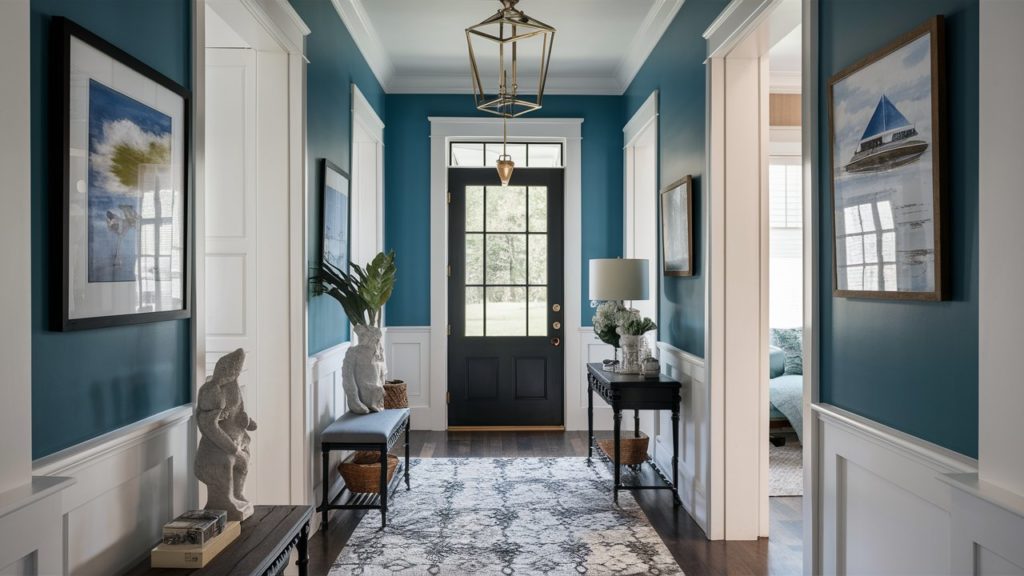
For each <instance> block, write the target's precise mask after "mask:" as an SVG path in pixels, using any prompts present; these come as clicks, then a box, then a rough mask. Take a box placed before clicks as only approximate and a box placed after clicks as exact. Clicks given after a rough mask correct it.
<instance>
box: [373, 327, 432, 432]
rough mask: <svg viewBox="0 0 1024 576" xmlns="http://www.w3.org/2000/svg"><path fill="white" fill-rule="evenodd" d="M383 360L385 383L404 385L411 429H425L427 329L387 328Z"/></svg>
mask: <svg viewBox="0 0 1024 576" xmlns="http://www.w3.org/2000/svg"><path fill="white" fill-rule="evenodd" d="M384 358H385V359H386V361H387V364H388V379H389V380H390V379H400V380H404V381H405V385H406V387H407V389H408V392H409V408H410V410H411V411H412V416H411V418H412V426H413V427H414V428H418V429H421V430H423V429H429V428H430V422H431V413H430V326H389V327H388V328H387V329H386V330H385V331H384Z"/></svg>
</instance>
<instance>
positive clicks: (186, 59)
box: [31, 0, 192, 458]
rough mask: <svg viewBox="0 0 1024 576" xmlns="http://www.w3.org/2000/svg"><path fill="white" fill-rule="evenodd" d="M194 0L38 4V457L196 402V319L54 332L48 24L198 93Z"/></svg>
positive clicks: (40, 0) (34, 17)
mask: <svg viewBox="0 0 1024 576" xmlns="http://www.w3.org/2000/svg"><path fill="white" fill-rule="evenodd" d="M191 4H192V2H191V0H148V1H147V2H138V1H137V0H100V1H94V2H83V1H81V0H32V2H31V27H32V30H31V34H32V44H31V45H32V54H31V66H32V72H31V74H32V79H31V94H32V119H31V120H32V214H31V219H32V457H33V458H41V457H43V456H46V455H48V454H52V453H54V452H57V451H59V450H61V449H64V448H67V447H69V446H72V445H74V444H78V443H80V442H84V441H85V440H89V439H90V438H94V437H96V436H99V435H101V434H103V433H106V432H109V431H111V430H114V429H116V428H120V427H122V426H125V425H127V424H131V423H132V422H135V421H138V420H140V419H142V418H146V417H147V416H151V415H153V414H156V413H158V412H161V411H163V410H166V409H168V408H173V407H174V406H178V405H181V404H185V403H187V402H189V401H190V392H189V391H190V388H191V386H190V383H191V352H190V334H189V332H190V321H189V320H179V321H171V322H158V323H154V324H143V325H138V326H119V327H115V328H103V329H98V330H84V331H79V332H54V331H51V330H50V329H49V327H50V326H52V318H51V311H52V308H53V306H54V304H55V303H54V301H53V299H54V298H55V297H57V296H55V292H54V291H55V290H58V289H59V287H60V282H61V278H60V276H59V275H58V274H54V273H52V271H51V266H50V264H51V262H52V259H53V252H54V250H55V249H57V248H58V247H57V246H55V245H54V242H53V239H54V238H56V237H57V236H58V235H57V230H56V228H55V227H54V226H53V225H52V224H53V222H52V219H51V215H52V214H53V213H54V212H55V211H58V210H60V205H59V204H58V203H57V202H54V201H53V200H52V199H51V196H50V194H51V184H52V182H51V176H52V174H53V173H54V170H56V167H55V166H51V162H50V145H51V139H50V132H49V130H50V128H51V126H50V120H51V118H50V116H51V115H50V111H49V105H50V102H49V98H50V86H49V78H48V74H49V70H50V49H49V39H50V21H51V17H52V16H66V17H67V18H69V19H71V20H73V21H75V22H76V23H78V24H80V25H82V26H84V27H85V28H87V29H89V30H90V31H92V32H94V33H96V34H97V35H99V36H100V37H102V38H104V39H105V40H107V41H109V42H111V43H112V44H114V45H116V46H118V47H119V48H121V49H123V50H125V51H126V52H128V53H129V54H132V55H133V56H135V57H136V58H138V59H139V60H142V61H143V62H145V63H146V64H148V65H149V66H152V67H153V68H155V69H156V70H158V71H159V72H161V73H163V74H164V75H166V76H168V77H170V78H171V79H172V80H174V81H175V82H177V83H179V84H181V85H183V86H185V87H186V88H190V86H191V38H192V34H191V27H192V24H191V13H190V6H191Z"/></svg>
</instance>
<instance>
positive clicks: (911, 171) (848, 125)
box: [829, 16, 943, 300]
mask: <svg viewBox="0 0 1024 576" xmlns="http://www.w3.org/2000/svg"><path fill="white" fill-rule="evenodd" d="M941 47H942V17H941V16H936V17H934V18H932V19H931V20H929V21H928V22H927V23H925V25H923V26H921V27H920V28H918V29H917V30H914V31H913V32H911V33H910V34H908V35H906V36H904V37H902V38H900V39H899V40H897V41H896V42H894V43H892V44H890V45H889V46H888V47H886V48H884V49H883V50H881V51H879V52H877V53H875V54H873V55H871V56H869V57H868V58H866V59H864V60H862V61H861V62H859V63H857V64H855V65H853V66H851V67H850V68H847V69H846V70H844V71H842V72H840V73H839V74H837V75H836V76H835V77H833V78H832V80H831V81H830V83H829V111H830V114H829V120H830V139H831V145H832V158H831V160H832V199H833V231H834V237H833V252H834V263H835V265H834V269H833V279H834V293H835V294H836V295H837V296H845V297H861V298H864V297H867V298H896V299H914V300H941V299H942V298H943V286H942V284H943V283H942V258H941V248H942V242H941V228H940V216H941V214H940V212H941V210H940V208H941V206H942V202H941V201H940V200H941V195H940V194H941V178H940V175H941V170H940V162H941V158H942V157H941V154H940V150H941V141H940V138H939V137H940V135H941V130H940V127H941V125H940V122H941V121H942V115H941V113H940V112H941V111H942V104H943V102H942V96H943V95H942V90H941V87H942V86H943V82H942V80H943V79H942V77H941V76H942V72H943V66H942V62H941V59H942V53H943V50H942V49H941Z"/></svg>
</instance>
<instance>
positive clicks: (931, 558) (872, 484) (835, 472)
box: [813, 404, 977, 574]
mask: <svg viewBox="0 0 1024 576" xmlns="http://www.w3.org/2000/svg"><path fill="white" fill-rule="evenodd" d="M813 412H814V418H815V419H816V420H817V421H818V423H819V424H820V426H819V427H818V428H819V429H820V437H819V438H817V440H818V442H817V445H818V446H819V456H820V460H819V462H820V477H821V483H822V485H821V491H820V495H821V499H822V501H821V505H822V508H821V510H822V518H821V525H822V534H821V546H822V550H821V553H822V564H821V571H822V573H823V574H882V573H884V574H950V573H955V574H960V573H962V572H959V571H956V570H953V569H952V566H951V555H950V553H948V552H947V550H949V549H950V546H952V545H953V543H954V535H955V533H956V525H957V524H958V523H959V522H960V521H961V520H960V518H958V517H957V516H956V515H955V514H954V506H953V503H952V502H953V499H954V498H953V495H952V492H953V490H952V489H951V488H950V486H949V484H948V483H947V480H946V479H945V478H944V475H947V474H974V473H976V472H977V462H976V461H975V460H973V459H971V458H967V457H966V456H963V455H960V454H957V453H955V452H952V451H950V450H947V449H945V448H942V447H940V446H936V445H934V444H931V443H928V442H925V441H923V440H921V439H919V438H915V437H913V436H911V435H909V434H905V433H903V432H900V431H898V430H894V429H892V428H889V427H887V426H884V425H882V424H879V423H877V422H873V421H871V420H869V419H867V418H864V417H862V416H858V415H856V414H853V413H850V412H847V411H845V410H842V409H840V408H837V407H835V406H830V405H827V404H816V405H814V407H813Z"/></svg>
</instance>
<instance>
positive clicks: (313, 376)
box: [306, 342, 349, 530]
mask: <svg viewBox="0 0 1024 576" xmlns="http://www.w3.org/2000/svg"><path fill="white" fill-rule="evenodd" d="M348 348H349V343H348V342H342V343H341V344H338V345H337V346H334V347H332V348H328V349H327V350H324V351H322V352H320V353H318V354H316V355H315V356H310V357H309V359H308V363H307V374H306V382H309V383H311V388H310V390H311V392H312V395H313V397H312V402H311V405H312V407H313V417H312V418H310V419H309V422H310V428H309V429H308V430H306V435H307V437H308V438H309V441H310V443H309V449H310V460H309V470H310V476H309V477H310V478H311V479H312V485H313V491H312V494H313V500H312V502H313V503H317V504H319V503H320V499H321V497H322V496H323V481H322V473H321V468H320V466H321V460H320V432H322V431H323V430H324V428H327V426H328V425H329V424H330V423H331V422H333V421H334V420H335V419H336V418H337V417H338V416H341V415H342V414H344V413H345V410H346V409H347V408H346V404H345V392H344V390H343V389H342V387H341V365H342V363H343V362H344V360H345V352H347V351H348ZM344 455H345V453H343V452H334V453H333V454H332V456H331V465H330V470H329V480H328V481H329V482H330V484H331V486H332V487H333V489H332V490H331V493H332V494H336V493H337V490H338V486H337V485H338V483H339V482H340V475H339V474H338V471H337V463H338V462H339V461H340V460H341V458H342V457H343V456H344ZM312 527H313V530H319V528H320V523H319V522H313V524H312Z"/></svg>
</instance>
